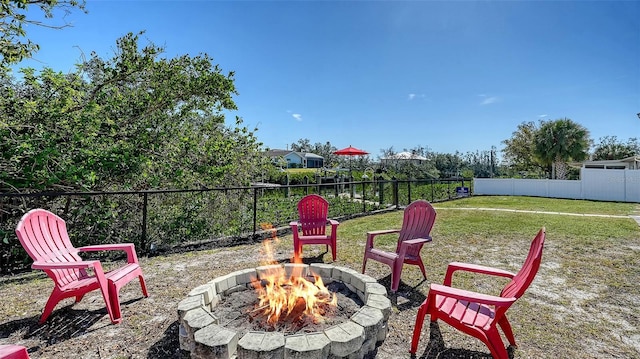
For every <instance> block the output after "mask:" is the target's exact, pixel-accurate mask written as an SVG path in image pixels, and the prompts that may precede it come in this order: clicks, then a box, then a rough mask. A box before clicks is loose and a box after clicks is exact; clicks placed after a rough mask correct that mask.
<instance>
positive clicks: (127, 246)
mask: <svg viewBox="0 0 640 359" xmlns="http://www.w3.org/2000/svg"><path fill="white" fill-rule="evenodd" d="M76 249H77V250H78V251H79V252H97V251H125V252H126V253H127V262H128V263H138V255H137V254H136V247H135V246H134V244H133V243H117V244H97V245H93V246H84V247H79V248H76Z"/></svg>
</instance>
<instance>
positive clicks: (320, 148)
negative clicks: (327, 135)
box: [311, 141, 338, 167]
mask: <svg viewBox="0 0 640 359" xmlns="http://www.w3.org/2000/svg"><path fill="white" fill-rule="evenodd" d="M337 150H338V149H337V148H336V147H335V146H333V145H332V144H331V143H330V142H329V141H327V142H325V143H324V144H323V143H320V142H316V143H315V144H314V145H313V149H312V150H311V152H312V153H315V154H316V155H318V156H322V157H323V158H324V166H325V167H333V165H334V164H335V163H337V162H338V155H336V154H335V153H334V152H336V151H337Z"/></svg>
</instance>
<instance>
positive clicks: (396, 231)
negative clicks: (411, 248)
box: [367, 229, 400, 237]
mask: <svg viewBox="0 0 640 359" xmlns="http://www.w3.org/2000/svg"><path fill="white" fill-rule="evenodd" d="M391 233H400V230H399V229H381V230H379V231H370V232H367V236H372V237H375V236H377V235H379V234H391Z"/></svg>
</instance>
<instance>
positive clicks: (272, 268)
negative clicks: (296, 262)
mask: <svg viewBox="0 0 640 359" xmlns="http://www.w3.org/2000/svg"><path fill="white" fill-rule="evenodd" d="M282 270H284V269H283V268H282V266H281V265H279V264H271V265H266V266H260V267H257V268H256V272H257V273H258V278H259V279H262V278H263V277H264V276H267V275H269V274H273V273H280V271H282Z"/></svg>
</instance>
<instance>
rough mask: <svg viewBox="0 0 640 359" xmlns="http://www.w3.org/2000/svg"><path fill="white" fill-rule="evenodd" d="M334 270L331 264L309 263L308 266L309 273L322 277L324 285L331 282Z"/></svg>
mask: <svg viewBox="0 0 640 359" xmlns="http://www.w3.org/2000/svg"><path fill="white" fill-rule="evenodd" d="M334 268H335V266H334V265H332V264H326V263H311V264H310V265H309V272H311V273H313V274H315V275H317V276H320V277H322V281H323V282H324V284H329V283H331V282H333V279H334V278H333V269H334Z"/></svg>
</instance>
